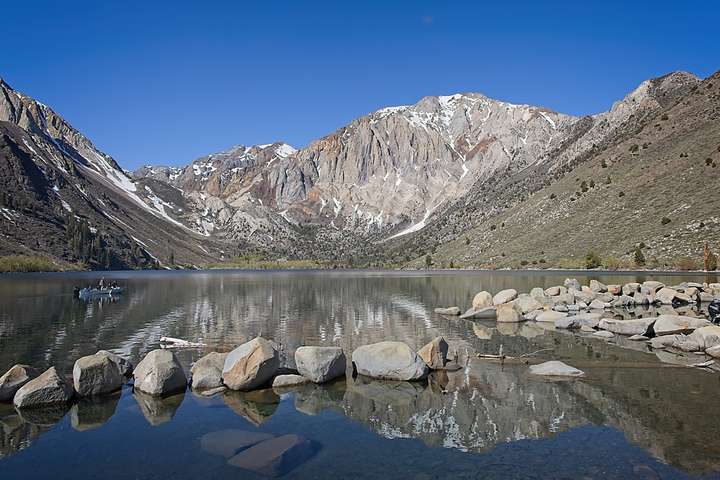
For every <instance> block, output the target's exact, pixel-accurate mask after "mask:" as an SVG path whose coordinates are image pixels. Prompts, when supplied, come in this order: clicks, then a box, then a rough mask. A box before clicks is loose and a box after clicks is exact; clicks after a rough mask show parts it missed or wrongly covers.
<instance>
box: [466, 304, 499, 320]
mask: <svg viewBox="0 0 720 480" xmlns="http://www.w3.org/2000/svg"><path fill="white" fill-rule="evenodd" d="M495 316H496V312H495V307H485V308H480V309H476V308H470V309H468V311H467V312H465V313H463V314H462V315H460V318H461V319H466V318H476V319H487V320H490V319H493V318H495Z"/></svg>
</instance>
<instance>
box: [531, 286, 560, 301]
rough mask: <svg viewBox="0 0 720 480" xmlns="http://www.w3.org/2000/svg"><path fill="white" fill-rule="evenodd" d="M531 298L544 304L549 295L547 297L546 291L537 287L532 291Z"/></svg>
mask: <svg viewBox="0 0 720 480" xmlns="http://www.w3.org/2000/svg"><path fill="white" fill-rule="evenodd" d="M558 293H559V292H558ZM530 296H531V297H532V298H534V299H535V300H537V301H538V302H543V301H545V299H546V298H547V295H545V291H544V290H543V289H542V288H540V287H535V288H533V289H532V290H530Z"/></svg>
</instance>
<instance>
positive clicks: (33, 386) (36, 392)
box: [13, 367, 73, 408]
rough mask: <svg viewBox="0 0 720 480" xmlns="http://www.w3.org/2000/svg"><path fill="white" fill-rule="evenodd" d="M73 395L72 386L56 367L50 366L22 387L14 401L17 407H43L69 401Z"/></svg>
mask: <svg viewBox="0 0 720 480" xmlns="http://www.w3.org/2000/svg"><path fill="white" fill-rule="evenodd" d="M72 396H73V389H72V386H71V385H70V384H69V383H68V382H66V381H65V379H64V378H62V377H60V376H59V375H58V373H57V370H55V367H50V368H48V369H47V370H45V372H43V373H42V374H41V375H40V376H38V377H37V378H34V379H33V380H30V381H29V382H27V383H26V384H25V385H23V386H22V387H20V389H19V390H18V391H17V392H16V393H15V398H14V399H13V403H14V404H15V406H16V407H17V408H31V407H41V406H43V405H54V404H62V403H67V402H69V401H70V399H71V398H72Z"/></svg>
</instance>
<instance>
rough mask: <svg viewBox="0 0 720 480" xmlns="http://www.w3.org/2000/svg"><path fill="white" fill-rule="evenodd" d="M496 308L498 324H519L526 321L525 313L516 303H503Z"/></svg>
mask: <svg viewBox="0 0 720 480" xmlns="http://www.w3.org/2000/svg"><path fill="white" fill-rule="evenodd" d="M496 308H497V321H498V323H517V322H522V321H523V320H524V318H523V312H522V310H521V309H520V307H519V306H518V305H517V303H515V302H510V303H503V304H500V305H498V306H497V307H496Z"/></svg>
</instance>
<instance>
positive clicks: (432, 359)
mask: <svg viewBox="0 0 720 480" xmlns="http://www.w3.org/2000/svg"><path fill="white" fill-rule="evenodd" d="M448 349H449V346H448V343H447V342H446V341H445V339H444V338H443V337H435V338H433V339H432V340H431V341H430V343H428V344H427V345H425V346H424V347H422V348H421V349H420V350H418V355H419V356H420V358H421V359H422V360H423V362H425V363H426V364H427V366H428V367H430V368H431V369H433V370H438V369H441V368H443V367H445V364H446V363H447V361H448V360H447V354H448Z"/></svg>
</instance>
